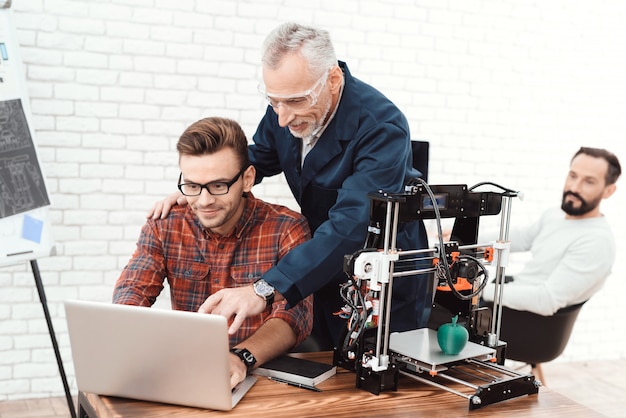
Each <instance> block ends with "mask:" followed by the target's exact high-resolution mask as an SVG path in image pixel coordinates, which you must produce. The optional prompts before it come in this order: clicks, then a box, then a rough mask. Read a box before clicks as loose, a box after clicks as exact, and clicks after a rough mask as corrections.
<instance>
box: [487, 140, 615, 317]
mask: <svg viewBox="0 0 626 418" xmlns="http://www.w3.org/2000/svg"><path fill="white" fill-rule="evenodd" d="M621 172H622V169H621V166H620V163H619V160H618V158H617V157H616V156H615V155H614V154H613V153H611V152H609V151H607V150H604V149H599V148H588V147H582V148H580V149H579V150H578V151H577V152H576V154H574V157H573V158H572V160H571V164H570V170H569V173H568V175H567V178H566V180H565V187H564V188H563V200H562V203H561V208H560V209H558V208H556V207H555V208H552V209H548V210H546V211H545V212H544V213H543V215H542V216H541V218H540V219H539V220H538V221H536V222H535V223H533V224H532V225H530V226H529V227H527V228H523V229H521V228H512V229H511V230H510V233H509V239H510V241H511V252H516V251H530V253H531V256H532V258H531V260H530V261H529V262H528V263H526V264H525V265H524V267H523V268H522V270H521V271H520V272H519V273H516V274H515V275H514V276H513V277H507V280H506V283H505V284H504V289H503V296H502V303H503V305H504V306H507V307H509V308H512V309H516V310H520V311H530V312H534V313H536V314H539V315H546V316H547V315H552V314H554V313H555V312H556V311H557V310H559V309H561V308H563V307H566V306H570V305H574V304H577V303H580V302H584V301H586V300H588V299H589V298H590V297H591V296H592V295H593V294H594V293H596V292H597V291H598V290H599V289H600V288H601V287H602V285H603V284H604V282H605V280H606V278H607V277H608V276H609V274H610V272H611V268H612V266H613V262H614V260H615V239H614V237H613V234H612V232H611V229H610V227H609V224H608V222H607V221H606V219H605V217H604V215H603V214H602V213H601V212H600V202H601V201H602V200H603V199H607V198H608V197H610V196H611V195H612V194H613V193H614V192H615V189H616V185H615V183H616V181H617V179H618V178H619V176H620V174H621ZM482 297H483V299H484V300H485V301H487V302H492V301H493V298H494V284H493V283H490V284H488V285H487V286H486V287H485V289H484V291H483V293H482Z"/></svg>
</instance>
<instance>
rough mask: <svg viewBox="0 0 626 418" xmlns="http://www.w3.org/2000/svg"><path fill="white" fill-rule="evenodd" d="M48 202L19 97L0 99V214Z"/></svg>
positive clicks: (29, 208)
mask: <svg viewBox="0 0 626 418" xmlns="http://www.w3.org/2000/svg"><path fill="white" fill-rule="evenodd" d="M49 204H50V200H49V199H48V193H47V191H46V185H45V181H44V178H43V174H42V173H41V169H40V168H39V164H38V162H37V154H36V152H35V145H34V143H33V140H32V137H31V135H30V130H29V128H28V123H27V122H26V116H25V115H24V109H23V108H22V101H21V100H20V99H15V100H7V101H0V218H4V217H6V216H11V215H15V214H18V213H22V212H26V211H29V210H31V209H36V208H39V207H42V206H47V205H49Z"/></svg>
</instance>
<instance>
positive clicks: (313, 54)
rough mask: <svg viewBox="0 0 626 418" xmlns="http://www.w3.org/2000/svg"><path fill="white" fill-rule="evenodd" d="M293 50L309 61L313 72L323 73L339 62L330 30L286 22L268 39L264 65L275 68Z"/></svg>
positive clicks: (265, 47) (265, 46) (264, 49)
mask: <svg viewBox="0 0 626 418" xmlns="http://www.w3.org/2000/svg"><path fill="white" fill-rule="evenodd" d="M293 53H298V54H300V55H301V56H302V57H303V58H304V59H305V60H306V61H307V63H308V64H309V70H310V71H311V73H313V74H314V75H318V76H320V75H322V73H324V71H326V70H328V69H329V68H331V67H332V66H333V65H336V64H337V56H336V54H335V48H334V47H333V44H332V42H331V40H330V34H329V33H328V31H326V30H323V29H316V28H313V27H310V26H303V25H300V24H298V23H293V22H287V23H283V24H282V25H280V26H278V27H277V28H276V29H274V30H273V31H272V32H271V33H270V34H269V35H268V36H267V38H265V42H264V43H263V57H262V59H261V61H262V63H263V65H264V66H265V67H268V68H276V67H277V66H278V64H279V63H280V61H281V59H282V58H283V57H284V56H285V55H287V54H293Z"/></svg>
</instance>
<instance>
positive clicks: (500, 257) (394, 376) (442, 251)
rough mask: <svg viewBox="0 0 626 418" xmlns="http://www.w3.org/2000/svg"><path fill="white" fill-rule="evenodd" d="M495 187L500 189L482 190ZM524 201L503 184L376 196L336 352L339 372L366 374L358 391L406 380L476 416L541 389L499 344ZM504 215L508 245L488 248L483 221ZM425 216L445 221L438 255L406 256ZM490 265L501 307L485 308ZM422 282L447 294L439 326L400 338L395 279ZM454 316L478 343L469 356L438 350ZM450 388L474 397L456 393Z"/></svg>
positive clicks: (347, 267) (353, 263)
mask: <svg viewBox="0 0 626 418" xmlns="http://www.w3.org/2000/svg"><path fill="white" fill-rule="evenodd" d="M485 185H491V186H495V187H496V188H498V189H499V191H498V192H493V191H483V192H478V191H476V190H477V189H478V188H480V187H481V186H485ZM517 196H518V193H517V192H515V191H513V190H510V189H506V188H502V187H501V186H498V185H496V184H493V183H479V184H477V185H475V186H473V187H472V188H468V187H467V186H466V185H438V186H429V185H428V184H427V183H425V182H424V181H423V180H421V179H414V180H412V181H411V182H409V184H407V186H406V188H405V191H404V192H403V193H387V192H385V191H378V192H373V193H370V194H369V195H368V197H369V199H370V203H371V205H370V227H369V228H368V236H367V239H366V243H365V246H364V249H362V250H359V251H357V252H355V253H354V254H348V255H346V256H345V258H344V271H345V272H346V274H347V276H348V281H347V282H346V283H345V284H344V285H343V286H342V289H341V292H342V297H343V299H344V300H345V301H346V305H345V307H344V308H343V315H344V316H345V318H346V319H347V327H346V330H345V332H344V334H343V335H342V337H341V339H340V342H339V344H338V346H337V347H336V348H335V352H334V363H335V364H336V365H339V366H341V367H344V368H346V369H349V370H354V371H355V372H356V386H357V387H358V388H362V389H365V390H368V391H370V392H372V393H374V394H379V393H380V392H381V391H383V390H397V387H398V379H399V376H400V375H404V376H408V377H410V378H412V379H416V380H419V381H421V382H424V383H427V384H430V385H433V386H436V387H439V388H442V389H444V390H448V391H450V392H452V393H455V394H457V395H460V396H463V397H465V398H467V399H468V400H469V408H470V409H477V408H480V407H481V406H485V405H489V404H491V403H495V402H499V401H502V400H505V399H510V398H514V397H517V396H522V395H527V394H531V393H537V392H538V387H539V386H540V382H538V381H536V380H535V378H534V376H532V375H530V374H522V373H518V372H516V371H513V370H509V369H507V368H505V367H504V359H505V350H506V342H503V341H500V339H499V333H500V318H501V298H502V286H501V283H502V281H503V278H504V269H505V267H506V264H507V259H508V253H509V243H508V230H509V221H510V211H511V202H512V199H513V198H514V197H517ZM497 214H501V217H500V236H499V239H498V240H497V241H495V242H491V243H488V244H478V243H477V237H478V226H479V219H480V217H481V216H484V215H497ZM441 218H455V220H454V226H453V229H452V233H451V239H450V241H449V242H444V241H443V238H442V236H443V234H442V231H441ZM419 219H436V224H437V228H438V232H439V234H438V242H437V243H436V245H435V246H434V248H427V249H415V250H398V249H397V248H396V235H397V230H398V225H399V224H400V223H403V222H412V221H416V220H419ZM485 264H489V265H491V266H492V267H493V266H494V265H495V273H496V274H495V276H496V277H495V283H496V294H495V295H494V304H493V309H488V308H485V307H481V306H480V294H481V292H482V289H483V287H484V286H485V284H486V283H487V281H488V280H490V278H489V274H488V271H489V270H488V269H487V268H486V267H485ZM406 266H409V267H408V268H407V267H406ZM416 266H417V268H415V267H416ZM415 275H422V277H424V276H425V277H426V280H432V283H433V286H434V287H436V289H437V291H436V292H434V298H433V310H432V313H431V316H430V321H429V325H428V327H427V328H422V329H417V330H412V331H407V332H393V333H390V332H389V329H390V328H389V321H390V312H391V309H390V308H391V303H392V284H393V281H394V279H399V280H411V279H413V278H414V277H415ZM454 315H457V316H458V318H460V320H459V323H462V324H463V325H464V326H465V327H466V328H467V329H468V331H469V335H470V337H469V342H468V343H467V345H466V346H465V348H464V349H463V350H462V351H461V353H459V354H458V355H446V354H444V353H443V352H442V351H441V349H440V348H439V347H438V344H437V335H436V334H437V331H436V329H437V328H438V326H439V325H441V324H442V323H443V322H447V321H449V320H450V318H451V317H452V316H454ZM450 382H455V383H457V384H459V383H460V384H461V385H462V386H463V387H464V388H467V389H468V390H469V391H467V390H466V391H459V390H455V389H452V388H449V387H448V386H447V383H450ZM457 386H458V385H457Z"/></svg>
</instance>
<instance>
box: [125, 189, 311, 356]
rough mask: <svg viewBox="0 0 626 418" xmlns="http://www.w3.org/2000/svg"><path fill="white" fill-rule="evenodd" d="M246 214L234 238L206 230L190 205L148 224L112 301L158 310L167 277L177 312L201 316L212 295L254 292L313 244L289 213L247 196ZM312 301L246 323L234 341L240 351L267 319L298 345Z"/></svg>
mask: <svg viewBox="0 0 626 418" xmlns="http://www.w3.org/2000/svg"><path fill="white" fill-rule="evenodd" d="M245 200H246V205H245V210H244V213H243V215H242V217H241V219H240V220H239V222H238V223H237V225H236V226H235V229H234V231H233V232H232V233H231V234H230V235H228V236H221V235H219V234H214V233H212V232H211V231H208V230H205V229H204V228H203V227H202V225H201V224H200V222H199V221H198V219H197V217H196V215H195V214H194V213H193V211H192V210H191V209H190V208H189V205H185V206H175V207H174V208H173V209H172V210H171V212H170V214H169V215H168V216H167V218H165V219H157V220H152V219H151V220H149V221H147V222H146V224H145V225H144V226H143V228H142V230H141V234H140V237H139V241H138V242H137V249H136V250H135V252H134V254H133V256H132V258H131V259H130V261H129V263H128V265H127V266H126V267H125V268H124V270H123V271H122V273H121V275H120V277H119V279H118V280H117V283H116V284H115V289H114V291H113V302H114V303H120V304H127V305H141V306H152V304H154V302H155V300H156V298H157V296H158V295H159V294H160V293H161V291H162V290H163V287H164V285H163V284H164V280H165V279H166V278H167V281H168V283H169V287H170V295H171V303H172V308H173V309H177V310H182V311H193V312H195V311H197V310H198V308H199V307H200V305H201V304H202V303H203V302H204V301H205V300H206V299H207V298H208V297H209V296H210V295H211V294H213V293H215V292H217V291H218V290H220V289H224V288H229V287H240V286H248V285H250V284H252V283H253V282H254V281H256V280H257V279H259V278H260V277H261V276H262V275H263V273H265V272H266V271H267V270H268V269H270V268H271V267H273V266H274V265H276V263H277V262H278V260H280V259H281V258H282V257H283V256H284V255H285V254H287V253H288V252H289V251H290V250H291V249H293V248H294V247H296V246H297V245H299V244H301V243H302V242H304V241H306V240H307V239H309V238H310V230H309V227H308V224H307V221H306V219H305V218H304V217H303V216H302V215H300V214H299V213H296V212H294V211H292V210H290V209H288V208H285V207H282V206H278V205H271V204H269V203H266V202H263V201H262V200H259V199H256V198H255V197H254V196H253V195H252V194H251V193H248V194H247V198H246V199H245ZM312 299H313V297H312V296H309V297H307V298H306V299H304V300H302V301H301V302H300V303H298V304H297V305H295V306H293V307H291V308H290V309H286V308H285V305H286V301H285V300H283V301H281V302H276V303H274V305H273V307H272V308H271V309H266V310H265V311H264V312H263V313H261V314H259V315H257V316H253V317H249V318H246V320H245V321H244V323H243V325H242V326H241V327H240V328H239V330H238V331H237V332H236V333H235V334H234V335H231V336H230V344H231V346H234V345H235V344H238V343H239V342H241V341H243V340H245V339H247V338H248V337H249V336H250V335H252V334H253V333H254V332H255V331H256V330H257V329H258V328H259V327H260V326H261V325H262V324H263V323H264V322H265V321H267V320H268V319H271V318H280V319H283V320H284V321H286V322H287V323H288V324H289V325H290V326H291V328H292V329H293V330H294V332H295V334H296V339H297V342H296V345H297V344H299V343H300V342H302V341H303V340H304V338H306V336H307V335H308V334H309V333H310V331H311V327H312V321H313V303H312Z"/></svg>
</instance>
